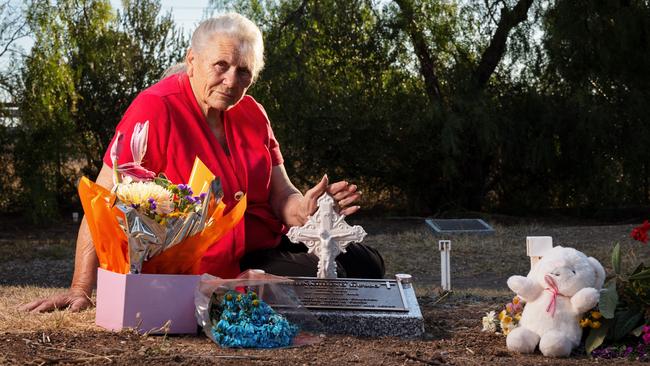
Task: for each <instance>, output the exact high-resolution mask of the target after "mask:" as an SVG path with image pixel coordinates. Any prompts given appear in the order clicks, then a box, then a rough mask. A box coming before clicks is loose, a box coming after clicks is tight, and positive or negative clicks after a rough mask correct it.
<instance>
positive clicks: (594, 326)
mask: <svg viewBox="0 0 650 366" xmlns="http://www.w3.org/2000/svg"><path fill="white" fill-rule="evenodd" d="M591 327H592V328H594V329H598V328H600V322H599V321H597V320H594V321H593V322H591Z"/></svg>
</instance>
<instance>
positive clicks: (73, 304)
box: [19, 289, 93, 313]
mask: <svg viewBox="0 0 650 366" xmlns="http://www.w3.org/2000/svg"><path fill="white" fill-rule="evenodd" d="M91 305H93V303H92V301H91V300H90V297H88V295H86V293H85V292H84V291H81V290H75V289H69V290H68V291H66V292H64V293H62V294H56V295H52V296H50V297H45V298H42V299H38V300H35V301H32V302H30V303H27V304H24V305H22V306H20V307H19V309H20V310H22V311H31V312H33V313H43V312H48V311H53V310H62V309H68V310H70V311H73V312H77V311H81V310H84V309H86V308H88V307H90V306H91Z"/></svg>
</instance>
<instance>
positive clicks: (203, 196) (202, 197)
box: [199, 193, 208, 201]
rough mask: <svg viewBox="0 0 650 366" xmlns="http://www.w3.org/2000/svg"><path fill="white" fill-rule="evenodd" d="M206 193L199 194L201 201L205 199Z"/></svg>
mask: <svg viewBox="0 0 650 366" xmlns="http://www.w3.org/2000/svg"><path fill="white" fill-rule="evenodd" d="M207 195H208V194H207V193H201V194H200V195H199V198H201V201H203V200H204V199H205V196H207Z"/></svg>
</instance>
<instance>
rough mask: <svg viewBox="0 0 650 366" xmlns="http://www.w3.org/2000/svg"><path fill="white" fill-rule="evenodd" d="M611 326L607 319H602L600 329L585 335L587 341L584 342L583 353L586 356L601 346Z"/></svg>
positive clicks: (592, 330)
mask: <svg viewBox="0 0 650 366" xmlns="http://www.w3.org/2000/svg"><path fill="white" fill-rule="evenodd" d="M611 325H612V322H611V321H610V320H609V319H603V321H602V322H601V326H600V328H596V329H591V330H590V331H589V335H587V339H586V340H585V351H586V352H587V354H588V355H590V354H591V352H592V351H593V350H595V349H596V348H598V347H599V346H600V345H601V344H603V342H604V341H605V338H606V337H607V332H608V331H609V329H610V327H611Z"/></svg>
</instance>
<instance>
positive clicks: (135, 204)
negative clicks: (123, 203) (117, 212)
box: [131, 203, 140, 210]
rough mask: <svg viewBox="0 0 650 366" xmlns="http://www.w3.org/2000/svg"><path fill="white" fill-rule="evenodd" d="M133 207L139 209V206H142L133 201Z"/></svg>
mask: <svg viewBox="0 0 650 366" xmlns="http://www.w3.org/2000/svg"><path fill="white" fill-rule="evenodd" d="M131 207H133V208H135V209H136V210H137V209H138V208H140V205H139V204H137V203H132V204H131Z"/></svg>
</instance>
